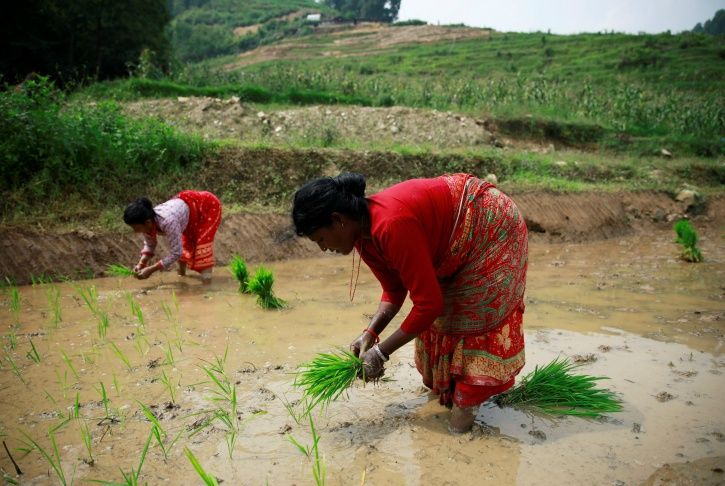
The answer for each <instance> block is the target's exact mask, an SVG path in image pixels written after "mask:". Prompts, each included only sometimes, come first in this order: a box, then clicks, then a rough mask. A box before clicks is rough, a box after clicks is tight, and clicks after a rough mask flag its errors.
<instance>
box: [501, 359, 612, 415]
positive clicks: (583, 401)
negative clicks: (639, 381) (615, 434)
mask: <svg viewBox="0 0 725 486" xmlns="http://www.w3.org/2000/svg"><path fill="white" fill-rule="evenodd" d="M577 367H578V366H577V365H575V364H574V363H572V362H570V361H569V360H568V359H566V358H563V359H559V358H557V359H555V360H554V361H552V362H551V363H549V364H547V365H546V366H543V367H541V368H539V367H538V366H537V367H536V368H535V369H534V371H532V372H531V373H528V374H527V375H525V376H524V377H523V378H522V379H521V381H520V382H519V384H518V385H516V386H515V387H514V388H512V389H510V390H509V391H507V392H505V393H503V394H501V395H499V396H498V398H497V399H496V401H497V403H498V404H499V405H506V406H514V407H516V408H520V409H524V410H532V411H536V412H538V413H543V414H547V415H575V416H582V417H600V416H602V415H604V414H606V413H610V412H619V411H621V410H622V402H621V400H620V398H619V397H618V396H617V395H616V394H615V393H613V392H611V391H609V390H607V389H602V388H596V382H597V381H599V380H604V379H606V377H600V376H590V375H575V374H573V373H572V371H574V370H575V369H576V368H577Z"/></svg>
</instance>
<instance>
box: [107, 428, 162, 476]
mask: <svg viewBox="0 0 725 486" xmlns="http://www.w3.org/2000/svg"><path fill="white" fill-rule="evenodd" d="M152 438H153V432H149V436H148V438H147V439H146V444H145V445H144V448H143V451H141V457H140V458H139V461H138V467H137V468H135V469H134V468H133V467H132V468H131V471H130V472H125V471H124V470H123V469H121V475H122V476H123V482H122V483H120V485H121V486H139V482H138V477H139V476H140V475H141V468H142V467H143V464H144V462H145V461H146V454H147V453H148V451H149V445H151V439H152ZM104 483H105V484H113V485H117V484H119V483H115V482H111V481H107V482H104Z"/></svg>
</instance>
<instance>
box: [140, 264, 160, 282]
mask: <svg viewBox="0 0 725 486" xmlns="http://www.w3.org/2000/svg"><path fill="white" fill-rule="evenodd" d="M155 271H156V266H155V265H153V266H150V267H145V268H142V269H140V270H138V271H137V272H136V278H137V279H139V280H145V279H147V278H149V277H150V276H151V274H153V273H154V272H155Z"/></svg>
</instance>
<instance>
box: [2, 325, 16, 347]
mask: <svg viewBox="0 0 725 486" xmlns="http://www.w3.org/2000/svg"><path fill="white" fill-rule="evenodd" d="M5 340H6V341H7V342H8V344H7V347H8V348H10V349H11V350H12V351H14V350H15V348H17V347H18V335H17V334H16V333H15V328H14V327H13V328H11V329H10V332H9V333H7V334H6V335H5Z"/></svg>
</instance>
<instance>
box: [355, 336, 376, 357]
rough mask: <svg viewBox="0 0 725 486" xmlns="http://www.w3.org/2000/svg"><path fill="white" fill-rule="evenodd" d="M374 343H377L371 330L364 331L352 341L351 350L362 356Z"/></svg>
mask: <svg viewBox="0 0 725 486" xmlns="http://www.w3.org/2000/svg"><path fill="white" fill-rule="evenodd" d="M373 344H375V337H374V336H373V335H372V334H371V333H369V332H363V333H362V334H360V336H358V338H357V339H355V340H354V341H353V342H352V343H350V352H352V354H354V355H355V356H358V357H360V356H361V355H362V354H364V353H365V351H367V350H368V349H370V348H371V347H372V345H373Z"/></svg>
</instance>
